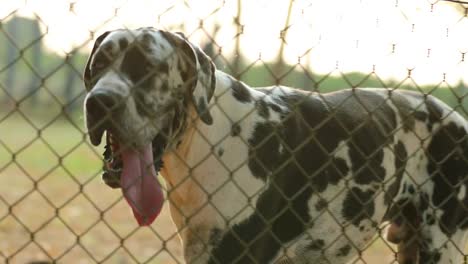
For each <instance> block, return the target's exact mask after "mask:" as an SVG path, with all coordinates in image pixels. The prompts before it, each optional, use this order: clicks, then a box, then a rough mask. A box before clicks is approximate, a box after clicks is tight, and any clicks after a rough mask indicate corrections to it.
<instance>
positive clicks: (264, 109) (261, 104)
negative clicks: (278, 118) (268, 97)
mask: <svg viewBox="0 0 468 264" xmlns="http://www.w3.org/2000/svg"><path fill="white" fill-rule="evenodd" d="M255 107H256V108H257V111H258V115H259V116H261V117H263V118H264V119H268V118H270V109H269V108H268V105H267V104H266V103H265V101H263V100H258V101H256V102H255Z"/></svg>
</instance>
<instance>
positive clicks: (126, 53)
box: [84, 28, 215, 212]
mask: <svg viewBox="0 0 468 264" xmlns="http://www.w3.org/2000/svg"><path fill="white" fill-rule="evenodd" d="M84 83H85V87H86V90H87V95H86V98H85V102H84V111H85V116H86V126H87V128H88V132H89V136H90V140H91V143H92V144H93V145H99V144H100V143H101V140H102V137H103V135H104V132H106V135H107V144H106V152H105V156H106V157H105V160H106V164H105V175H104V180H105V181H106V183H107V184H108V185H110V186H111V187H122V188H128V189H129V188H132V187H133V185H136V184H135V183H134V182H135V181H138V180H140V181H141V178H140V179H137V178H136V177H133V176H132V177H133V178H135V179H134V180H132V181H133V183H131V184H130V183H125V178H126V177H129V178H131V177H130V176H128V175H131V174H132V173H137V174H138V173H139V174H141V175H143V174H144V173H143V169H142V167H143V166H150V165H151V167H152V169H153V170H155V169H154V160H156V162H157V160H158V159H159V160H160V158H161V157H160V156H161V155H162V152H163V151H164V148H166V146H168V145H170V144H171V143H172V141H173V139H174V138H175V137H177V136H180V135H181V133H182V131H181V130H183V128H184V125H185V122H186V121H187V111H188V110H189V108H190V105H193V109H195V110H196V112H197V114H198V116H199V117H200V119H201V120H202V121H203V122H204V123H206V124H211V123H212V122H213V120H212V117H211V115H210V113H209V109H208V103H209V101H210V99H211V97H212V96H213V93H214V88H215V66H214V64H213V62H212V61H211V60H210V59H209V57H208V56H207V55H206V54H205V53H203V51H201V49H200V48H198V47H196V46H195V45H193V44H191V43H190V42H188V41H187V40H186V38H185V36H183V35H182V34H180V33H171V32H166V31H161V30H156V29H153V28H141V29H137V30H126V29H125V30H115V31H112V32H106V33H104V34H102V35H101V36H99V37H98V38H97V39H96V42H95V44H94V47H93V49H92V52H91V55H90V56H89V59H88V62H87V65H86V68H85V70H84ZM153 152H154V153H153ZM150 154H151V155H150ZM155 155H156V156H155ZM150 160H152V161H151V162H150ZM148 163H151V164H148ZM139 170H140V171H141V173H140V171H139ZM134 171H136V172H134ZM106 173H107V177H106ZM153 174H154V173H153ZM121 175H122V176H124V175H125V177H120V176H121ZM141 175H140V176H141ZM118 178H121V179H118ZM130 185H132V186H130ZM140 185H151V184H147V183H145V184H140ZM142 189H144V188H143V187H141V188H140V190H137V192H140V193H139V195H140V196H141V197H134V198H133V199H134V200H137V201H129V203H130V204H131V205H132V203H133V205H132V208H133V209H134V212H135V210H140V211H144V210H143V209H141V208H140V209H138V208H135V207H138V206H142V207H144V206H145V205H144V204H139V203H141V202H140V200H145V199H146V200H150V199H151V197H150V198H148V197H147V198H145V197H144V195H145V193H144V191H145V190H142ZM125 192H126V191H125V190H124V194H125ZM132 192H135V191H134V190H133V191H132ZM126 198H127V200H129V198H128V197H126ZM153 206H154V205H153Z"/></svg>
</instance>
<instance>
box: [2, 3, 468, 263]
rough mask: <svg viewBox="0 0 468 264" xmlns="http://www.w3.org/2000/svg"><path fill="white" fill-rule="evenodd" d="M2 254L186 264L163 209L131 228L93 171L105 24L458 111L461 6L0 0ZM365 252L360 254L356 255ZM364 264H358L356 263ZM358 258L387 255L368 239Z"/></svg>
mask: <svg viewBox="0 0 468 264" xmlns="http://www.w3.org/2000/svg"><path fill="white" fill-rule="evenodd" d="M0 7H1V8H0V262H6V263H28V262H33V261H56V262H58V263H122V264H124V263H182V256H181V254H182V252H181V248H180V243H179V240H178V238H177V234H176V233H175V229H174V227H173V224H172V222H171V219H170V217H169V214H168V211H167V207H165V209H164V211H163V214H162V216H161V217H159V218H158V219H157V220H156V221H155V223H154V224H153V225H152V226H151V228H138V227H137V225H136V223H135V221H134V220H133V218H132V215H131V212H130V209H129V208H128V207H127V206H126V204H125V202H123V201H122V198H121V195H120V191H119V190H111V189H109V188H108V187H107V186H106V185H105V184H103V183H102V181H101V179H100V174H101V167H102V161H101V154H100V153H102V148H94V147H92V146H91V145H90V144H89V143H88V141H87V139H86V131H85V130H84V128H83V113H82V102H83V99H84V86H83V84H82V71H83V68H84V64H85V62H86V59H87V56H88V54H89V52H90V48H91V47H92V44H93V42H94V39H95V37H97V36H98V35H99V34H101V33H103V32H104V31H106V30H112V29H116V28H136V27H143V26H154V27H157V28H160V29H166V30H174V31H181V32H184V33H185V35H186V36H188V37H189V39H190V40H191V41H192V42H194V43H197V44H199V45H200V46H201V47H202V48H203V49H204V50H205V52H207V53H208V54H209V55H210V56H211V57H212V58H213V60H214V61H215V63H216V65H217V67H218V69H220V70H223V71H225V72H228V73H230V74H232V75H233V76H235V77H237V78H239V79H242V80H243V81H245V82H246V83H247V84H249V85H251V86H264V85H276V84H281V85H289V86H293V87H297V88H300V89H306V90H314V91H319V92H330V91H334V90H338V89H344V88H352V87H394V88H397V89H411V90H418V91H420V92H423V93H429V94H433V95H435V96H437V97H439V98H441V99H442V100H443V101H445V102H446V103H448V104H449V105H451V106H452V107H454V108H455V109H456V110H457V111H459V112H461V113H462V114H463V115H465V116H466V113H467V112H466V111H467V109H468V101H467V100H466V95H467V93H468V88H467V84H466V78H467V76H468V75H467V74H468V63H467V62H466V60H467V59H468V57H467V56H468V55H466V54H467V52H468V34H467V32H468V18H467V15H468V5H463V4H460V3H453V2H446V1H437V0H288V1H269V0H248V1H247V0H196V1H182V0H167V1H150V0H133V1H124V0H101V1H95V0H94V1H91V0H75V1H68V0H64V1H54V0H35V1H34V0H31V1H26V0H3V1H1V2H0ZM363 250H364V249H363ZM359 261H360V262H359ZM359 261H358V262H357V263H393V261H394V250H393V249H392V248H391V247H390V246H389V245H387V244H386V243H385V242H384V241H383V240H382V239H381V238H376V239H375V241H374V243H372V245H371V246H370V248H369V249H366V250H365V251H363V254H362V257H361V259H360V260H359Z"/></svg>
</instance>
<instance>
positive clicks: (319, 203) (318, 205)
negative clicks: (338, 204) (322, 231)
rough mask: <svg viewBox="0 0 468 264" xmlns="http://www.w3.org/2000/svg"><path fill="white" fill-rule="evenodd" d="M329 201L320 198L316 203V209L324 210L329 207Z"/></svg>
mask: <svg viewBox="0 0 468 264" xmlns="http://www.w3.org/2000/svg"><path fill="white" fill-rule="evenodd" d="M327 206H328V202H327V201H326V200H325V199H319V200H318V201H317V203H316V204H315V210H317V211H322V210H323V209H325V208H327Z"/></svg>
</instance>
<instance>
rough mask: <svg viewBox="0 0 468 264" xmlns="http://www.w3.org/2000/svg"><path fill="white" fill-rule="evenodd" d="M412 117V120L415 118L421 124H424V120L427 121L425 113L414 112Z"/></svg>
mask: <svg viewBox="0 0 468 264" xmlns="http://www.w3.org/2000/svg"><path fill="white" fill-rule="evenodd" d="M413 115H414V118H416V119H417V120H419V121H421V122H424V123H425V122H426V120H427V113H426V112H423V111H414V113H413Z"/></svg>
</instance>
